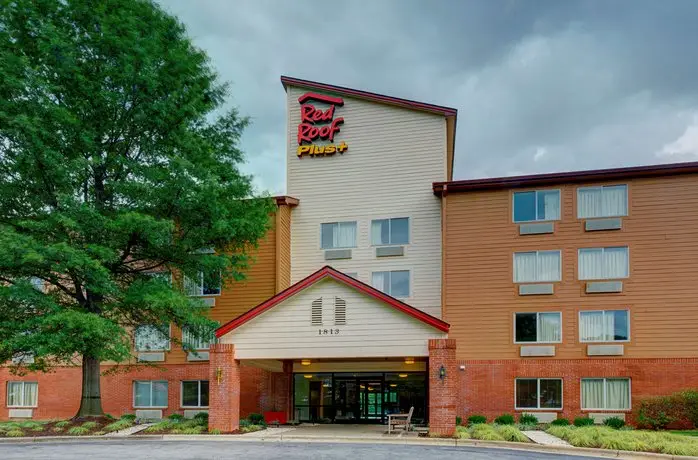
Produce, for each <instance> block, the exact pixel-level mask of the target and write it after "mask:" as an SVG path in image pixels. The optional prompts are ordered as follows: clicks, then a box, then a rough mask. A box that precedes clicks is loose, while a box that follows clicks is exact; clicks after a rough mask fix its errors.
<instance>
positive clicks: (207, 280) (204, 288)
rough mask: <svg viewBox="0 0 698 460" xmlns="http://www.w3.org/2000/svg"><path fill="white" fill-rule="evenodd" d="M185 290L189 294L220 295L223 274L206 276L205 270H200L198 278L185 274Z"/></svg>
mask: <svg viewBox="0 0 698 460" xmlns="http://www.w3.org/2000/svg"><path fill="white" fill-rule="evenodd" d="M184 292H185V293H186V294H187V295H188V296H192V297H194V296H204V295H220V293H221V275H220V273H214V274H212V275H209V276H205V275H204V272H199V274H198V276H197V277H196V278H189V277H188V276H186V275H185V276H184Z"/></svg>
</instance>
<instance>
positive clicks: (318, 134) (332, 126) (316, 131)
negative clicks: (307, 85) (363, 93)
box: [298, 93, 344, 145]
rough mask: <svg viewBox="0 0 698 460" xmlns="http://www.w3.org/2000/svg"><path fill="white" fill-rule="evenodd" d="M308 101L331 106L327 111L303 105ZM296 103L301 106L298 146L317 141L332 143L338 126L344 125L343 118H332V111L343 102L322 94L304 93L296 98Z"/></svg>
mask: <svg viewBox="0 0 698 460" xmlns="http://www.w3.org/2000/svg"><path fill="white" fill-rule="evenodd" d="M309 99H314V100H318V101H321V102H325V103H328V104H331V105H330V107H329V108H328V109H327V110H322V109H318V108H316V107H315V106H314V105H312V104H303V102H305V101H307V100H309ZM298 102H300V103H301V104H302V105H301V122H300V124H299V125H298V145H302V144H303V143H304V142H306V143H312V142H314V141H316V140H318V139H323V140H329V141H330V142H332V141H334V136H335V134H337V133H338V132H339V126H340V125H341V124H342V123H344V118H342V117H339V118H336V119H335V118H334V109H335V107H336V106H341V105H344V100H342V99H341V98H338V97H332V96H326V95H324V94H316V93H306V94H304V95H303V96H301V97H299V98H298ZM325 123H329V124H327V125H326V124H325ZM317 125H322V126H317Z"/></svg>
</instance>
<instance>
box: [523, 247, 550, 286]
mask: <svg viewBox="0 0 698 460" xmlns="http://www.w3.org/2000/svg"><path fill="white" fill-rule="evenodd" d="M544 281H560V251H533V252H516V253H514V282H515V283H535V282H544Z"/></svg>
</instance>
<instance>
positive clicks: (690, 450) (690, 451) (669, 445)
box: [659, 442, 698, 456]
mask: <svg viewBox="0 0 698 460" xmlns="http://www.w3.org/2000/svg"><path fill="white" fill-rule="evenodd" d="M659 451H660V452H661V453H663V454H670V455H687V456H698V444H693V445H691V444H688V443H685V442H665V443H663V444H662V445H661V446H660V449H659Z"/></svg>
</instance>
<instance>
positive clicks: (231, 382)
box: [208, 343, 240, 433]
mask: <svg viewBox="0 0 698 460" xmlns="http://www.w3.org/2000/svg"><path fill="white" fill-rule="evenodd" d="M208 407H209V409H208V428H209V430H220V431H221V432H222V433H231V432H233V431H237V430H238V429H239V428H240V361H237V360H236V359H235V347H234V345H232V344H228V343H216V344H213V345H211V348H210V356H209V401H208Z"/></svg>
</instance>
